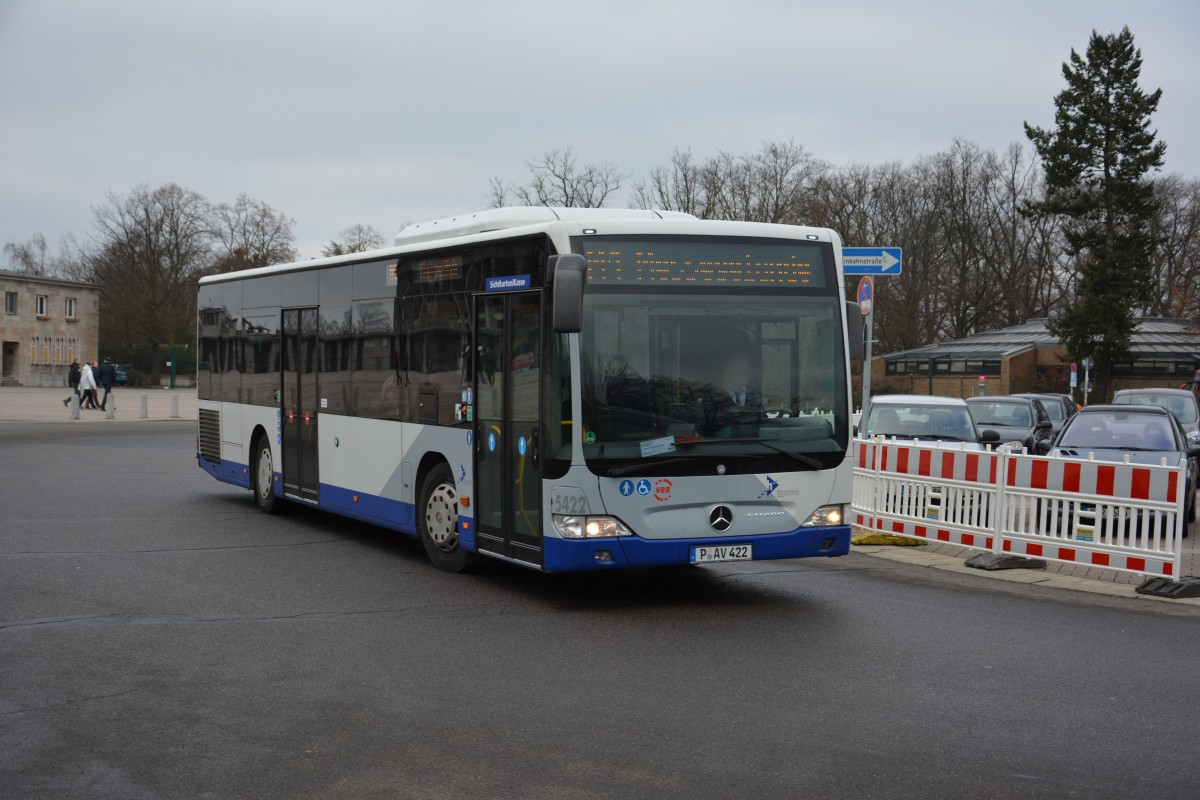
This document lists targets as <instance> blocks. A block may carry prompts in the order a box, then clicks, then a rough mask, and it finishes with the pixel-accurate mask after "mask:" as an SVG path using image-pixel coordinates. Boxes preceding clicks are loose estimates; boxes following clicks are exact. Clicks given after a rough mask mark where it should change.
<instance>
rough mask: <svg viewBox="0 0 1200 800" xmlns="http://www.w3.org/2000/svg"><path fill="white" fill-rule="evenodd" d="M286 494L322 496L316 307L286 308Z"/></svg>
mask: <svg viewBox="0 0 1200 800" xmlns="http://www.w3.org/2000/svg"><path fill="white" fill-rule="evenodd" d="M282 327H283V331H282V336H283V386H282V387H281V388H282V390H283V404H282V413H283V420H282V429H283V443H282V449H283V459H282V460H283V470H282V472H283V493H284V495H285V496H287V497H291V498H295V499H299V500H304V501H307V502H309V503H315V502H317V501H318V500H319V499H320V486H321V482H320V475H319V473H318V466H319V462H318V459H317V309H315V308H288V309H284V311H283V326H282Z"/></svg>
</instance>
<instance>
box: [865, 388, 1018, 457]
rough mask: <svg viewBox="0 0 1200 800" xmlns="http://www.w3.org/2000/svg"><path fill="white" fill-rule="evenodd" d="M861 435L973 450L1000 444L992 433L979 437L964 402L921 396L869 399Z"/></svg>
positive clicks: (956, 399)
mask: <svg viewBox="0 0 1200 800" xmlns="http://www.w3.org/2000/svg"><path fill="white" fill-rule="evenodd" d="M862 433H863V434H864V435H866V436H890V437H895V438H897V439H914V440H918V441H937V442H962V443H965V444H968V445H974V446H976V447H978V446H979V445H980V444H981V443H992V442H998V441H1000V437H999V435H998V434H996V433H995V432H993V433H992V434H991V435H990V436H981V435H980V432H979V429H978V428H977V427H976V426H975V423H974V421H972V419H971V413H970V412H969V411H968V410H967V404H966V402H965V401H963V400H961V399H960V398H957V397H932V396H929V395H922V394H883V395H879V396H878V397H873V398H871V410H870V412H869V413H868V415H867V420H866V424H864V425H863V426H862Z"/></svg>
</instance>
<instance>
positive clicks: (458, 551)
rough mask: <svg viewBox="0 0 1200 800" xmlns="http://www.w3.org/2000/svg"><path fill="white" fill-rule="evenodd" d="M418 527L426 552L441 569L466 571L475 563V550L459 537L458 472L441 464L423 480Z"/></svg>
mask: <svg viewBox="0 0 1200 800" xmlns="http://www.w3.org/2000/svg"><path fill="white" fill-rule="evenodd" d="M417 530H418V531H419V532H420V535H421V544H422V545H424V546H425V553H426V555H428V556H429V560H430V561H432V562H433V565H434V566H435V567H437V568H438V569H441V570H445V571H446V572H462V571H463V570H464V569H466V568H467V567H468V566H470V564H471V554H470V553H468V552H467V551H466V550H464V549H463V548H462V545H461V544H460V543H459V540H458V489H457V488H456V487H455V485H454V473H453V472H451V471H450V468H449V467H448V466H446V465H445V464H438V465H437V466H436V467H434V468H433V469H431V470H429V473H428V474H427V475H426V476H425V480H424V481H422V482H421V501H420V505H418V506H417Z"/></svg>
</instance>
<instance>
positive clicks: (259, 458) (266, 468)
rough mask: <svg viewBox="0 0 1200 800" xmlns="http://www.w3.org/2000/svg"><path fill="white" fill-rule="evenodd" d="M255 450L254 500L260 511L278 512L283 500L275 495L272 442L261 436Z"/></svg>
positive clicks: (253, 473) (253, 471) (253, 470)
mask: <svg viewBox="0 0 1200 800" xmlns="http://www.w3.org/2000/svg"><path fill="white" fill-rule="evenodd" d="M253 452H254V466H253V468H252V472H251V474H252V475H253V476H254V486H253V489H254V502H255V503H256V504H257V505H258V508H259V510H260V511H263V512H265V513H267V514H278V513H279V512H280V511H281V510H282V509H283V501H282V500H280V499H279V498H278V497H276V496H275V464H274V462H273V460H272V459H271V442H270V441H269V440H268V439H267V437H265V436H259V437H258V439H257V440H256V441H255V443H254V451H253Z"/></svg>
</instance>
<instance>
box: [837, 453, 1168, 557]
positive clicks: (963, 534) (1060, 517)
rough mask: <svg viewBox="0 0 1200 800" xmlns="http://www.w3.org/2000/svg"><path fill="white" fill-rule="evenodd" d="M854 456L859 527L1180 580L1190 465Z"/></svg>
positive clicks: (992, 456)
mask: <svg viewBox="0 0 1200 800" xmlns="http://www.w3.org/2000/svg"><path fill="white" fill-rule="evenodd" d="M854 446H855V451H854V459H855V460H854V505H853V514H852V516H851V521H852V522H853V523H854V524H855V525H857V526H858V527H860V528H865V529H867V530H873V531H880V532H883V533H891V534H896V535H899V536H908V537H912V538H916V539H924V540H927V541H937V542H948V543H951V544H956V545H961V546H963V547H971V548H975V549H977V550H983V551H988V552H994V553H1002V554H1012V555H1020V556H1028V557H1031V558H1041V559H1046V560H1049V561H1061V562H1067V563H1073V564H1085V565H1089V566H1096V567H1103V568H1105V569H1115V570H1123V571H1126V572H1135V573H1138V574H1141V575H1154V576H1159V577H1164V578H1175V579H1177V578H1178V577H1179V569H1180V556H1181V549H1182V548H1181V545H1182V541H1183V532H1184V525H1186V524H1187V523H1186V519H1185V516H1184V514H1185V511H1184V508H1185V498H1184V486H1185V482H1186V480H1187V473H1186V468H1187V461H1186V458H1185V459H1181V460H1180V463H1178V464H1168V463H1166V461H1165V459H1164V460H1163V462H1162V463H1161V464H1159V465H1156V466H1147V465H1144V464H1130V463H1111V462H1101V461H1095V460H1093V459H1090V458H1089V460H1086V461H1084V460H1075V459H1066V458H1051V457H1049V456H1037V455H1030V454H1025V453H1015V452H1011V451H1010V450H1009V449H1008V448H1007V447H1001V448H999V449H997V450H988V451H980V450H970V449H963V448H961V447H955V446H947V445H946V444H942V445H938V444H933V443H929V444H921V443H913V442H907V441H906V442H901V441H896V440H885V439H882V438H876V439H871V440H866V439H856V440H855V442H854Z"/></svg>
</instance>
